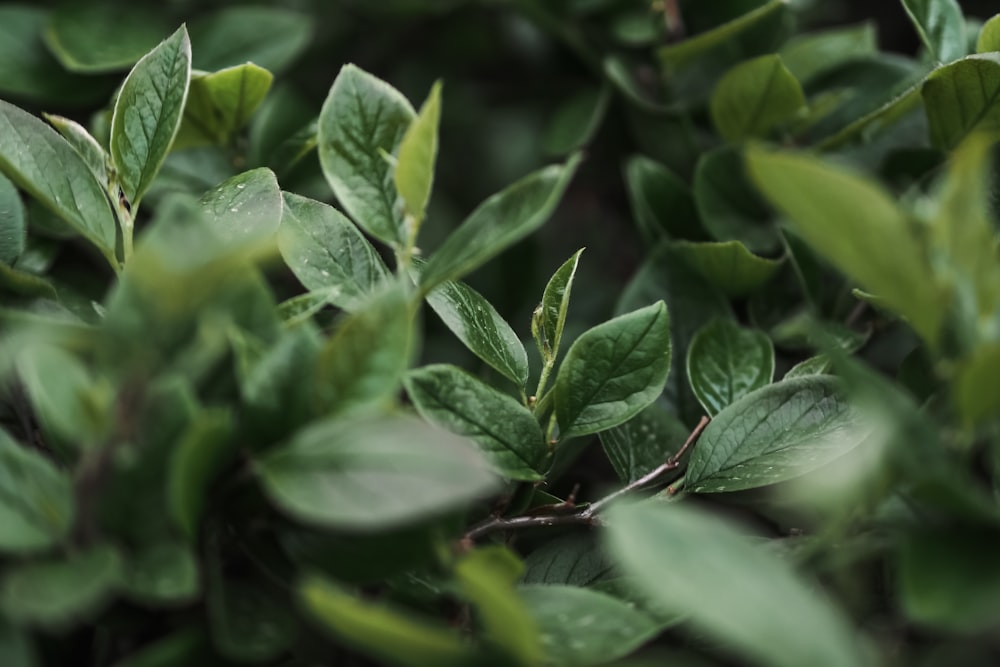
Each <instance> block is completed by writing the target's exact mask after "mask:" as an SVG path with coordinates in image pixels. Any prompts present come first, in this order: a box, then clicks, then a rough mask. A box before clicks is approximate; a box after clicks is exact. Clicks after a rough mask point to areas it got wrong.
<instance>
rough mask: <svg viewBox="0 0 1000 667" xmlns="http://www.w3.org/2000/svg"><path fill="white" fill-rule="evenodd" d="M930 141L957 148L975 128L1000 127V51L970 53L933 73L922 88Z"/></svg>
mask: <svg viewBox="0 0 1000 667" xmlns="http://www.w3.org/2000/svg"><path fill="white" fill-rule="evenodd" d="M920 92H921V95H922V96H923V99H924V108H925V109H926V110H927V122H928V124H929V125H930V136H931V143H932V144H934V146H935V147H937V148H940V149H943V150H951V149H952V148H955V147H956V146H957V145H958V144H960V143H961V142H962V140H963V139H964V138H965V137H966V136H968V135H969V134H970V133H971V132H973V131H974V130H981V131H984V132H994V131H996V130H998V129H1000V104H998V101H1000V55H998V54H996V53H983V54H980V55H975V56H969V57H968V58H963V59H962V60H959V61H957V62H954V63H951V64H950V65H946V66H944V67H941V68H939V69H937V70H935V71H934V72H932V73H931V75H930V76H928V77H927V80H926V81H925V82H924V85H923V87H922V88H921V91H920Z"/></svg>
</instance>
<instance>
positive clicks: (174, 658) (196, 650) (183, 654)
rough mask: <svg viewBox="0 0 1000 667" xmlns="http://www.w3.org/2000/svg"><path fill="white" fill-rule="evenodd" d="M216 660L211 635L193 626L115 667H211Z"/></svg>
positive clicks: (129, 655) (157, 642)
mask: <svg viewBox="0 0 1000 667" xmlns="http://www.w3.org/2000/svg"><path fill="white" fill-rule="evenodd" d="M215 659H216V656H215V654H214V653H213V652H212V649H211V646H209V642H208V634H207V633H206V632H205V630H204V629H203V628H201V627H199V626H197V625H194V624H192V625H190V626H187V627H185V628H183V629H182V630H178V631H177V632H175V633H173V634H170V635H167V636H165V637H163V638H162V639H157V640H155V641H152V642H149V643H147V644H144V645H143V646H142V647H141V648H139V649H138V650H136V651H133V652H131V653H129V654H128V656H127V657H125V658H124V659H123V660H120V661H119V662H116V663H114V667H174V666H175V665H191V666H192V667H195V666H197V667H208V665H209V664H210V662H211V661H212V660H215Z"/></svg>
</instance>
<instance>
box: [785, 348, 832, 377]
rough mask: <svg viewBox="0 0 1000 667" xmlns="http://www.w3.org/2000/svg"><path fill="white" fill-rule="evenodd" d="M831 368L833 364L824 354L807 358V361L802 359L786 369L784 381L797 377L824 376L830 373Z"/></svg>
mask: <svg viewBox="0 0 1000 667" xmlns="http://www.w3.org/2000/svg"><path fill="white" fill-rule="evenodd" d="M832 366H833V362H832V361H831V360H830V357H828V356H827V355H825V354H820V355H817V356H815V357H809V358H808V359H803V360H802V361H800V362H799V363H797V364H795V365H794V366H792V367H791V368H789V369H788V372H787V373H785V376H784V378H782V379H784V380H791V379H792V378H798V377H808V376H810V375H824V374H826V373H828V372H830V368H831V367H832Z"/></svg>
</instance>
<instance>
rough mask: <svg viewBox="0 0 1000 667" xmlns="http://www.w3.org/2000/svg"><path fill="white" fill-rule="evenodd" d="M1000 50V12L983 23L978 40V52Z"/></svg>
mask: <svg viewBox="0 0 1000 667" xmlns="http://www.w3.org/2000/svg"><path fill="white" fill-rule="evenodd" d="M991 51H1000V14H997V15H996V16H994V17H992V18H991V19H990V20H988V21H987V22H986V23H984V24H983V27H982V29H981V30H980V31H979V39H978V40H977V41H976V53H989V52H991Z"/></svg>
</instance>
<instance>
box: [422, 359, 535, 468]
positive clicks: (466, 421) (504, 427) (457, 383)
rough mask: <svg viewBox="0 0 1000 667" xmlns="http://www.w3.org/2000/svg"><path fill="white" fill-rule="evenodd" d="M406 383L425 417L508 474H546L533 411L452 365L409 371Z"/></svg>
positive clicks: (436, 365)
mask: <svg viewBox="0 0 1000 667" xmlns="http://www.w3.org/2000/svg"><path fill="white" fill-rule="evenodd" d="M404 383H405V385H406V391H407V393H408V394H409V395H410V400H411V401H413V404H414V406H416V408H417V411H418V412H420V414H421V415H423V416H424V418H425V419H427V420H429V421H431V422H433V423H435V424H437V425H438V426H441V427H442V428H446V429H448V430H449V431H451V432H452V433H456V434H458V435H464V436H466V437H467V438H469V439H470V440H472V441H473V442H475V443H476V444H477V445H479V449H480V451H482V452H483V455H484V456H486V458H487V459H488V460H489V461H490V462H491V463H492V464H493V465H494V466H495V467H496V469H497V471H498V472H499V473H500V474H502V475H503V476H504V477H507V478H509V479H517V480H526V481H536V480H539V479H542V475H541V474H540V473H541V472H542V471H543V470H544V464H545V460H546V457H547V455H548V447H547V446H546V444H545V437H544V436H543V435H542V429H541V427H540V426H539V425H538V421H537V420H536V419H535V417H534V415H532V414H531V412H530V411H529V410H528V409H527V408H525V407H524V406H523V405H521V404H520V403H518V402H517V401H516V400H514V399H513V398H511V397H510V396H508V395H506V394H502V393H500V392H499V391H497V390H496V389H493V388H492V387H490V386H489V385H487V384H484V383H483V382H481V381H479V380H477V379H476V378H474V377H473V376H471V375H469V374H468V373H466V372H465V371H463V370H462V369H460V368H458V367H456V366H450V365H448V364H434V365H431V366H425V367H423V368H419V369H416V370H413V371H410V373H409V374H407V376H406V379H405V381H404Z"/></svg>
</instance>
